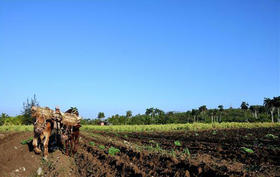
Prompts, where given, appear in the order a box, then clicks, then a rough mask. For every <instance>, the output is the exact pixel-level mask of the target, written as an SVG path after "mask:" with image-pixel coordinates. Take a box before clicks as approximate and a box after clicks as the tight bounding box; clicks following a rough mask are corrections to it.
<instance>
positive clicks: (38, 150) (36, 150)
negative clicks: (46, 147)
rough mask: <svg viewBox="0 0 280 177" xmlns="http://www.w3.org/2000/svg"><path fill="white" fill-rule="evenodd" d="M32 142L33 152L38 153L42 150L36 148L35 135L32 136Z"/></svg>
mask: <svg viewBox="0 0 280 177" xmlns="http://www.w3.org/2000/svg"><path fill="white" fill-rule="evenodd" d="M32 144H33V148H34V151H35V153H37V154H40V153H41V152H42V151H41V150H40V149H39V148H38V137H36V136H34V137H33V142H32Z"/></svg>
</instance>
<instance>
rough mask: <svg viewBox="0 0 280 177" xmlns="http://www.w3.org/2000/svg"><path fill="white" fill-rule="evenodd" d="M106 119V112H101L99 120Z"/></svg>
mask: <svg viewBox="0 0 280 177" xmlns="http://www.w3.org/2000/svg"><path fill="white" fill-rule="evenodd" d="M104 117H105V114H104V112H99V113H98V116H97V118H98V119H99V120H101V119H102V118H104Z"/></svg>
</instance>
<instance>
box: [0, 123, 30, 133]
mask: <svg viewBox="0 0 280 177" xmlns="http://www.w3.org/2000/svg"><path fill="white" fill-rule="evenodd" d="M10 131H16V132H26V131H33V125H3V126H0V132H10Z"/></svg>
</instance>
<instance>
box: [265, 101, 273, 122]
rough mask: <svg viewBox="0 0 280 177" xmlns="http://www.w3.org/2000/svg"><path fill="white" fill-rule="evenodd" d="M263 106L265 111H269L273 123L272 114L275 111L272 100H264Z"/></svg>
mask: <svg viewBox="0 0 280 177" xmlns="http://www.w3.org/2000/svg"><path fill="white" fill-rule="evenodd" d="M263 104H264V106H265V108H266V109H267V110H269V111H270V114H271V122H274V118H273V113H274V110H275V105H274V100H273V99H270V98H264V101H263Z"/></svg>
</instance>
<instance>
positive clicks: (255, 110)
mask: <svg viewBox="0 0 280 177" xmlns="http://www.w3.org/2000/svg"><path fill="white" fill-rule="evenodd" d="M260 107H261V106H260V105H251V106H250V107H249V109H250V111H252V114H253V117H254V118H255V119H257V118H258V112H259V109H260Z"/></svg>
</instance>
